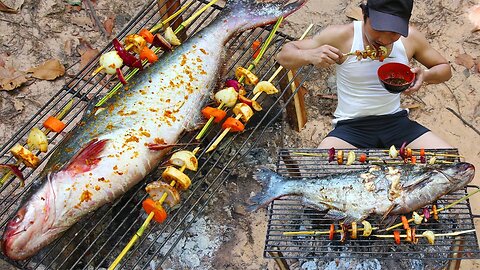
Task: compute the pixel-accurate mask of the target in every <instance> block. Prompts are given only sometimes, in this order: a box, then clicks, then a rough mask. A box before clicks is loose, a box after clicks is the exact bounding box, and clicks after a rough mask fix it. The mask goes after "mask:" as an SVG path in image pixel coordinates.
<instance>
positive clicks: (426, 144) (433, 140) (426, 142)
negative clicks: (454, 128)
mask: <svg viewBox="0 0 480 270" xmlns="http://www.w3.org/2000/svg"><path fill="white" fill-rule="evenodd" d="M407 146H408V147H410V148H417V149H420V148H426V149H429V148H431V149H437V148H453V147H452V146H451V145H450V144H449V143H447V142H446V141H444V140H443V139H442V138H440V137H438V136H437V135H435V134H434V133H433V132H431V131H429V132H427V133H425V134H423V135H422V136H420V137H418V138H416V139H415V140H414V141H413V142H411V143H409V144H408V145H407Z"/></svg>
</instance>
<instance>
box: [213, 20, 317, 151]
mask: <svg viewBox="0 0 480 270" xmlns="http://www.w3.org/2000/svg"><path fill="white" fill-rule="evenodd" d="M281 20H283V17H281V18H279V21H277V24H276V25H275V26H274V28H273V30H272V32H271V33H270V35H269V36H268V38H267V40H266V41H265V43H264V44H263V45H262V48H261V49H260V52H259V54H258V56H257V58H255V60H254V61H253V63H252V64H251V65H256V64H257V63H258V61H259V60H260V58H261V57H262V56H263V53H264V52H265V50H266V48H267V47H268V45H269V43H270V41H271V40H272V39H273V35H274V34H275V32H276V30H277V29H278V27H279V25H280V22H281ZM312 27H313V24H310V25H309V27H308V28H307V30H305V32H304V33H303V35H302V36H301V37H300V39H299V40H302V39H304V38H305V36H306V35H307V34H308V32H309V31H310V29H311V28H312ZM282 69H283V67H282V66H280V67H279V68H278V69H277V70H276V71H275V73H274V74H273V75H272V76H271V77H270V79H269V80H268V81H267V82H268V83H271V82H272V81H273V80H274V79H275V77H276V76H277V75H278V74H279V73H280V72H281V71H282ZM261 94H262V91H259V92H257V93H256V94H255V96H254V97H253V98H252V99H251V100H252V101H255V100H256V99H257V98H258V97H260V95H261ZM240 118H241V114H238V115H237V117H236V118H235V119H236V120H238V119H240ZM229 131H230V129H229V128H226V129H225V130H224V131H223V132H222V133H221V134H220V136H219V137H217V139H216V140H215V141H214V142H213V143H212V145H211V146H210V147H209V148H208V149H207V151H206V152H207V153H208V152H211V151H213V150H215V148H217V146H218V144H219V143H220V142H221V141H222V140H223V138H224V137H225V136H226V135H227V134H228V132H229Z"/></svg>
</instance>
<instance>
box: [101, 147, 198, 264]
mask: <svg viewBox="0 0 480 270" xmlns="http://www.w3.org/2000/svg"><path fill="white" fill-rule="evenodd" d="M198 150H200V148H199V147H197V148H195V149H194V150H193V151H192V153H193V155H195V154H196V153H197V152H198ZM186 168H187V165H186V164H184V165H183V166H182V167H181V168H180V169H179V171H181V172H183V171H184V170H185V169H186ZM175 184H176V181H172V182H171V183H170V186H172V187H173V186H175ZM167 196H168V194H167V193H166V192H164V193H163V195H162V197H161V198H160V200H159V201H158V202H157V203H159V204H160V205H161V204H163V202H164V201H165V200H166V199H167ZM154 215H155V212H154V211H152V212H150V214H148V217H147V219H145V221H144V222H143V224H142V226H141V227H140V228H139V229H138V230H137V232H136V233H135V234H134V235H133V237H132V238H131V239H130V241H129V242H128V244H127V245H126V246H125V247H124V248H123V250H122V251H121V252H120V254H119V255H118V256H117V258H116V259H115V260H114V261H113V263H112V264H111V265H110V266H109V267H108V270H113V269H115V267H116V266H117V265H118V264H119V263H120V261H121V260H122V259H123V257H125V255H126V254H127V252H128V251H129V250H130V249H131V248H132V246H133V245H134V244H135V243H136V242H137V240H138V239H139V238H140V237H141V236H142V235H143V233H144V232H145V229H146V228H147V227H148V225H149V224H150V221H152V219H153V217H154Z"/></svg>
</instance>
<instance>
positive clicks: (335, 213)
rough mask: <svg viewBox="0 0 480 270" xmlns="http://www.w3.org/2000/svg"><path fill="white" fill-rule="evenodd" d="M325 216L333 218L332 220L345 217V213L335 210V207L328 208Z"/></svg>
mask: <svg viewBox="0 0 480 270" xmlns="http://www.w3.org/2000/svg"><path fill="white" fill-rule="evenodd" d="M325 218H329V219H333V220H342V219H345V218H347V214H345V213H344V212H342V211H339V210H335V209H330V210H328V212H327V213H326V214H325Z"/></svg>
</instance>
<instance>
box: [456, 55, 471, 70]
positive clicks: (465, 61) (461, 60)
mask: <svg viewBox="0 0 480 270" xmlns="http://www.w3.org/2000/svg"><path fill="white" fill-rule="evenodd" d="M455 64H458V65H461V66H464V67H466V68H468V69H471V68H472V67H473V66H474V65H475V62H474V60H473V57H472V56H471V55H469V54H466V53H463V54H460V55H457V57H455Z"/></svg>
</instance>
